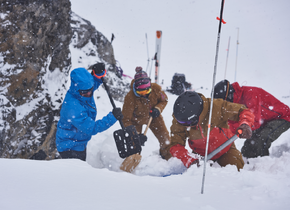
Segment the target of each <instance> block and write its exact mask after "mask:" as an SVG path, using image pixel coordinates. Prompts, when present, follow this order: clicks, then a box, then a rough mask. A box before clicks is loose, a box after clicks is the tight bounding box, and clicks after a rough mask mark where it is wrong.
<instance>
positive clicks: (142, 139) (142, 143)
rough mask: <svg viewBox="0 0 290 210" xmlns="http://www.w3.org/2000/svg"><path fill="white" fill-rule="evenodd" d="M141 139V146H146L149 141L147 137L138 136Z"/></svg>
mask: <svg viewBox="0 0 290 210" xmlns="http://www.w3.org/2000/svg"><path fill="white" fill-rule="evenodd" d="M138 136H139V139H140V144H141V146H144V144H145V142H146V141H147V136H145V135H144V134H142V133H141V134H138Z"/></svg>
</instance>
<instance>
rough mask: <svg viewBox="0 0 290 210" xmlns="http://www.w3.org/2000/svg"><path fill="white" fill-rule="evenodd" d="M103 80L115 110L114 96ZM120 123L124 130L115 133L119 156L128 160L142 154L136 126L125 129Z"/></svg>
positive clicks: (121, 123)
mask: <svg viewBox="0 0 290 210" xmlns="http://www.w3.org/2000/svg"><path fill="white" fill-rule="evenodd" d="M101 80H102V81H103V84H104V87H105V89H106V92H107V94H108V96H109V99H110V101H111V104H112V106H113V108H116V105H115V103H114V101H113V99H112V96H111V94H110V92H109V89H108V86H107V84H106V82H105V80H104V78H103V77H102V78H101ZM119 122H120V125H121V128H122V129H120V130H116V131H115V132H114V139H115V142H116V146H117V149H118V153H119V156H120V157H121V158H126V157H129V156H130V155H133V154H137V153H140V152H141V150H142V148H141V144H140V139H139V136H138V133H137V131H136V128H135V126H134V125H130V126H128V127H126V128H125V126H124V124H123V122H122V120H119Z"/></svg>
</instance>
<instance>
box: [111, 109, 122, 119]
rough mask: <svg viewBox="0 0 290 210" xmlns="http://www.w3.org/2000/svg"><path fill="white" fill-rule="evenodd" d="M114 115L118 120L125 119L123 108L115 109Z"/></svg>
mask: <svg viewBox="0 0 290 210" xmlns="http://www.w3.org/2000/svg"><path fill="white" fill-rule="evenodd" d="M113 115H114V117H115V118H116V119H117V120H122V119H123V114H122V111H121V108H114V109H113Z"/></svg>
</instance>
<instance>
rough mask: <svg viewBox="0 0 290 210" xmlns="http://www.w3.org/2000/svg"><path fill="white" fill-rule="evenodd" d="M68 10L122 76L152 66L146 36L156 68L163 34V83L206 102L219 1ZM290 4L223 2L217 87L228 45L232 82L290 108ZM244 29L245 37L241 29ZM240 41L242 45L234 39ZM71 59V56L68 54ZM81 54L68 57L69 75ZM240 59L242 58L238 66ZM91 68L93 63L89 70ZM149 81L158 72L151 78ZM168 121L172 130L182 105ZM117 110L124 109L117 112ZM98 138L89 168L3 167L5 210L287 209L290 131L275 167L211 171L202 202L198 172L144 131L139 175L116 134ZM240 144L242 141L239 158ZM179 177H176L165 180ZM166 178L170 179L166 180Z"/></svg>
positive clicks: (11, 163) (113, 0) (251, 163)
mask: <svg viewBox="0 0 290 210" xmlns="http://www.w3.org/2000/svg"><path fill="white" fill-rule="evenodd" d="M71 2H72V10H73V11H74V12H75V13H76V14H78V15H80V16H81V17H83V18H85V19H87V20H89V21H91V23H92V24H93V25H94V26H95V27H96V29H97V30H99V31H100V32H102V33H103V34H104V35H105V36H106V37H107V38H108V39H109V40H110V39H111V33H114V35H115V36H116V39H115V40H114V41H113V46H114V51H115V56H116V59H117V60H118V61H119V62H120V63H121V65H122V68H123V70H124V73H125V74H128V75H130V76H133V75H134V69H135V67H136V66H142V67H143V68H144V69H146V66H147V59H148V57H147V49H146V39H145V34H146V33H147V36H148V48H149V55H150V58H151V57H153V55H154V53H155V52H154V51H155V32H156V30H162V32H163V38H162V47H161V65H160V77H161V80H160V81H162V80H164V84H163V85H162V87H163V88H164V89H165V88H166V87H168V86H170V84H171V79H172V76H173V74H174V73H176V72H177V73H184V74H185V75H186V80H187V81H188V82H191V83H192V86H193V88H194V89H195V90H196V91H198V92H201V93H203V94H204V95H205V96H206V97H210V92H211V88H212V81H213V71H214V61H215V53H216V44H217V34H218V21H217V20H216V17H217V16H219V14H220V6H221V1H217V0H206V1H192V0H183V1H173V0H167V1H165V0H160V1H153V0H143V1H141V0H139V1H136V0H123V1H118V0H110V1H104V0H99V1H93V0H84V1H79V0H71ZM289 9H290V2H289V1H288V0H275V1H274V0H255V1H250V0H243V1H238V0H232V1H225V6H224V13H223V15H224V20H225V21H226V22H227V23H226V24H224V25H222V30H221V34H220V35H221V36H220V37H221V38H220V49H219V54H218V55H219V57H218V64H217V75H216V82H218V81H220V80H221V79H224V75H225V66H226V55H227V51H226V49H227V46H228V40H229V37H231V45H230V51H229V61H228V65H227V73H226V78H227V79H228V80H230V82H234V78H235V76H234V75H235V69H236V67H235V66H236V59H237V77H236V78H237V81H238V82H239V83H240V84H241V85H248V86H257V87H261V88H263V89H265V90H266V91H268V92H270V93H271V94H273V95H274V96H275V97H277V98H278V99H279V100H281V101H282V102H284V103H285V104H287V105H288V106H289V105H290V96H289V95H290V88H289V83H290V82H289V81H290V80H289V78H290V71H289V70H290V69H289V57H290V42H289V37H290V24H289V20H290V13H289ZM238 28H239V29H238ZM238 31H239V45H238V50H237V37H238ZM71 49H72V48H71ZM80 55H81V56H83V53H82V52H79V51H77V50H74V49H72V62H73V68H77V67H80V66H79V63H78V58H79V56H80ZM236 55H238V57H237V56H236ZM84 62H87V63H86V66H88V65H90V64H92V63H94V62H96V60H86V61H83V63H82V64H84ZM151 77H152V79H153V70H152V75H151ZM95 97H96V98H97V97H100V98H99V99H98V100H96V103H97V107H98V116H97V118H98V119H101V118H102V117H103V116H105V115H106V114H107V113H108V112H109V111H111V110H112V106H111V104H110V101H109V98H108V96H107V94H106V92H105V90H104V89H103V88H99V90H98V91H96V92H95ZM168 97H169V102H168V105H167V107H166V108H165V110H164V111H163V113H162V115H163V117H164V119H165V123H166V126H167V128H168V129H170V126H171V120H172V116H171V115H172V107H173V104H174V101H175V99H176V98H177V96H176V95H171V94H169V93H168ZM116 105H117V106H118V107H122V103H120V102H116ZM118 129H120V125H119V123H118V122H117V123H116V124H115V125H113V126H112V127H111V128H110V129H108V130H107V131H105V132H103V133H100V134H97V135H95V136H93V138H92V140H91V141H90V142H89V144H88V148H87V162H83V161H80V160H52V161H34V160H21V159H0V168H1V172H0V186H1V187H0V198H1V202H0V209H1V210H2V209H3V210H14V209H42V210H46V209H47V210H48V209H49V210H51V209H55V210H56V209H62V210H63V209H72V210H74V209H76V210H77V209H86V210H89V209H103V210H105V209H126V210H129V209H134V210H136V209H138V210H139V209H140V210H143V209H144V210H148V209H158V210H160V209H167V210H171V209H199V210H220V209H222V210H227V209H229V210H232V209H263V210H272V209H279V210H286V209H287V210H288V209H289V208H290V207H289V206H290V143H289V142H290V131H289V130H288V131H287V132H285V133H283V134H282V135H281V136H280V137H279V139H278V140H277V141H275V142H274V143H273V144H272V147H271V149H270V156H269V157H259V158H255V159H248V160H246V161H248V164H246V165H245V167H244V169H242V170H241V171H240V172H238V171H237V170H236V167H235V166H226V167H224V168H221V167H220V166H219V165H218V164H216V163H214V164H213V165H212V166H211V165H210V162H208V163H207V166H206V176H205V185H204V193H203V194H201V186H202V184H201V183H202V175H203V162H201V167H199V168H197V167H196V166H192V167H191V168H189V169H188V170H186V169H185V167H184V166H183V165H182V163H181V162H180V161H179V160H177V159H176V158H172V159H170V160H169V161H165V160H163V159H161V158H160V156H159V155H158V149H159V145H158V141H157V139H156V138H155V137H154V135H153V133H152V132H151V131H150V130H149V131H148V134H147V136H148V141H147V142H146V144H145V147H143V149H142V160H141V163H140V164H139V166H138V167H137V168H136V170H135V172H134V173H133V174H129V173H126V172H122V171H120V169H119V166H120V164H121V163H122V161H123V159H121V158H120V157H119V156H118V154H117V149H116V146H115V142H114V139H113V134H112V133H113V132H114V131H115V130H118ZM243 142H244V139H238V140H236V142H235V143H236V145H237V147H238V148H239V149H240V148H241V147H242V145H243ZM168 174H174V175H171V176H165V175H168ZM164 176H165V177H164Z"/></svg>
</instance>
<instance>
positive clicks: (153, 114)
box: [149, 108, 160, 118]
mask: <svg viewBox="0 0 290 210" xmlns="http://www.w3.org/2000/svg"><path fill="white" fill-rule="evenodd" d="M149 115H150V116H151V117H153V118H155V117H159V115H160V112H159V110H158V109H156V108H153V109H151V110H150V112H149Z"/></svg>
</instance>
